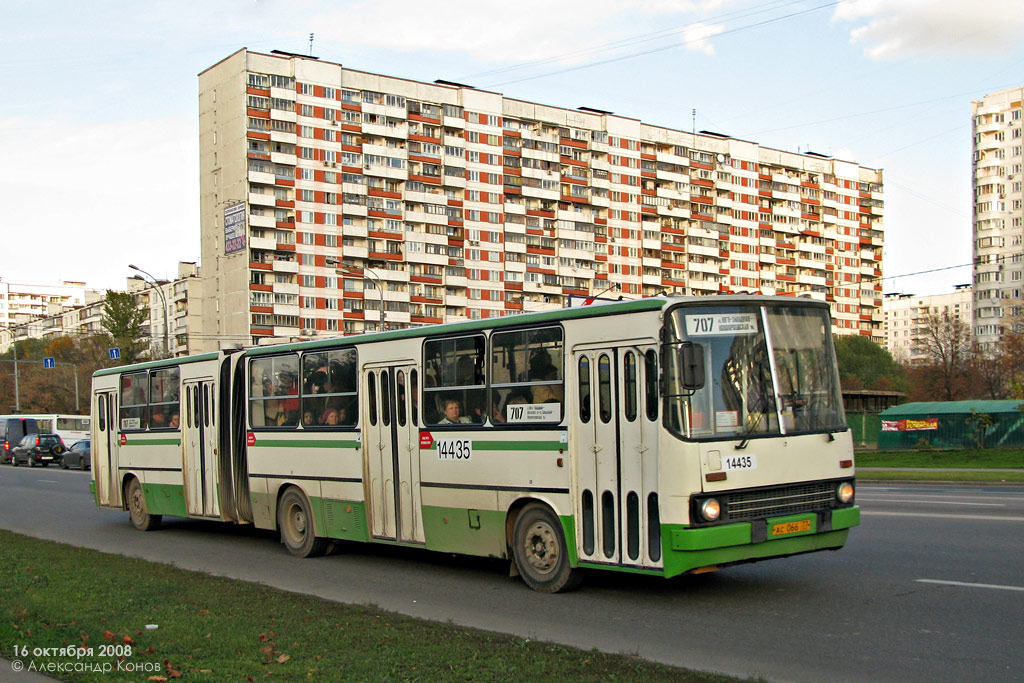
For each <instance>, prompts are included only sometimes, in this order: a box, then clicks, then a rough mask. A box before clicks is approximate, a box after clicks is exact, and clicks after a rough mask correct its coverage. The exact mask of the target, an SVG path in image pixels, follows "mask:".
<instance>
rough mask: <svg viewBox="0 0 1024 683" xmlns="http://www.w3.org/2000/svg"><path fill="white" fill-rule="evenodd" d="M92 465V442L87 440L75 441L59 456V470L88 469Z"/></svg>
mask: <svg viewBox="0 0 1024 683" xmlns="http://www.w3.org/2000/svg"><path fill="white" fill-rule="evenodd" d="M91 463H92V442H91V441H89V439H82V440H81V441H76V442H75V443H74V445H72V446H71V448H69V449H68V450H67V452H66V453H64V454H63V455H61V456H60V466H61V469H65V470H66V469H67V468H69V467H78V468H80V469H83V470H87V469H89V467H90V466H91Z"/></svg>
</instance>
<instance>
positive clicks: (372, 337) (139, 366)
mask: <svg viewBox="0 0 1024 683" xmlns="http://www.w3.org/2000/svg"><path fill="white" fill-rule="evenodd" d="M783 302H784V303H787V304H796V305H802V306H816V307H823V308H828V304H826V303H825V302H822V301H817V300H815V299H806V298H797V297H781V296H764V295H758V294H722V295H715V296H713V297H712V296H694V297H661V296H658V297H647V298H644V299H631V300H628V301H615V302H612V303H602V304H596V305H592V306H580V307H577V308H559V309H555V310H551V311H538V312H535V313H524V314H522V315H512V316H502V317H500V318H484V319H482V320H466V321H461V322H454V323H440V324H436V325H423V326H420V327H410V328H407V329H404V330H393V331H389V332H370V333H365V334H357V335H351V336H348V337H327V338H324V339H311V340H307V341H299V342H285V343H281V344H270V345H268V346H253V347H249V348H247V349H245V350H244V353H245V354H246V355H247V356H263V355H267V354H273V353H280V352H281V351H295V350H306V349H317V348H320V347H334V346H337V345H338V344H339V343H342V344H344V345H354V344H361V343H366V342H378V341H389V340H393V339H414V338H417V337H425V336H428V335H435V334H452V333H457V332H472V331H476V330H485V329H498V328H503V327H512V326H518V325H529V324H537V323H545V322H560V321H562V320H573V319H578V318H596V317H601V316H606V315H620V314H624V313H636V312H640V311H655V310H659V309H662V308H665V307H666V306H674V305H678V304H688V303H690V304H692V303H703V304H706V305H709V306H723V305H724V306H728V305H730V304H732V305H735V304H740V303H746V304H751V303H756V304H764V303H775V304H779V303H783ZM218 355H219V354H218V352H216V351H213V352H209V353H202V354H197V355H193V356H184V357H180V358H166V359H163V360H154V361H148V362H144V363H135V364H133V365H121V366H117V367H112V368H104V369H102V370H97V371H96V372H94V373H93V376H94V377H101V376H104V375H114V374H119V373H122V372H132V371H136V370H146V369H149V368H160V367H167V366H173V365H182V364H185V363H197V362H201V361H205V360H213V359H216V358H217V357H218Z"/></svg>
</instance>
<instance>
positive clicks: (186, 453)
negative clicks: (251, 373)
mask: <svg viewBox="0 0 1024 683" xmlns="http://www.w3.org/2000/svg"><path fill="white" fill-rule="evenodd" d="M182 386H183V389H184V393H185V405H184V406H183V407H184V410H183V411H182V413H183V414H182V415H181V420H182V422H183V425H182V437H183V438H182V444H181V446H182V459H183V465H184V470H185V472H184V475H185V476H184V477H183V479H184V482H185V509H186V510H187V511H188V514H189V515H195V516H199V517H215V516H218V515H219V514H220V513H219V510H218V507H219V506H218V504H217V411H216V410H214V408H215V401H216V394H215V392H214V383H213V380H212V379H205V380H199V381H186V382H184V383H183V385H182Z"/></svg>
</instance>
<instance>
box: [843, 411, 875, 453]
mask: <svg viewBox="0 0 1024 683" xmlns="http://www.w3.org/2000/svg"><path fill="white" fill-rule="evenodd" d="M846 424H848V425H850V433H851V434H852V435H853V445H854V446H855V447H867V448H877V447H878V433H879V432H880V431H881V430H882V421H881V419H879V417H878V413H867V412H857V411H853V410H847V411H846Z"/></svg>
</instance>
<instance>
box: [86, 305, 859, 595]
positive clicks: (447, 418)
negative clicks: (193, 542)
mask: <svg viewBox="0 0 1024 683" xmlns="http://www.w3.org/2000/svg"><path fill="white" fill-rule="evenodd" d="M92 411H93V421H92V422H93V444H92V452H93V468H92V471H93V493H94V495H95V497H96V502H97V504H98V505H99V506H101V507H108V508H115V509H122V510H127V511H128V512H129V517H130V520H131V523H132V524H133V525H134V526H135V527H136V528H138V529H140V530H150V529H155V528H156V527H158V526H159V523H160V519H161V516H163V515H173V516H178V517H189V518H195V519H207V520H220V521H224V522H231V523H236V524H252V525H255V526H256V527H258V528H262V529H272V530H277V531H279V532H280V538H281V542H282V543H283V544H284V545H285V547H286V548H287V550H288V551H289V552H291V553H292V554H294V555H297V556H300V557H308V556H314V555H320V554H323V553H324V552H325V551H326V550H328V549H329V548H333V547H334V546H341V545H342V544H340V543H339V542H340V541H363V542H376V543H389V544H396V545H402V546H411V547H422V548H426V549H429V550H436V551H443V552H450V553H461V554H468V555H480V556H491V557H498V558H506V559H510V560H511V568H512V572H513V574H518V575H520V576H521V577H522V578H523V580H524V581H525V582H526V583H527V585H529V586H530V587H531V588H533V589H535V590H539V591H545V592H557V591H562V590H568V589H571V588H573V587H575V586H577V585H578V584H579V581H580V579H581V571H582V570H585V569H609V570H619V571H627V572H638V573H644V574H652V575H658V576H663V577H673V576H677V575H680V574H684V573H697V572H706V571H713V570H715V569H719V568H722V567H725V566H728V565H732V564H737V563H742V562H752V561H757V560H762V559H767V558H775V557H784V556H788V555H795V554H798V553H806V552H812V551H818V550H836V549H839V548H840V547H842V546H843V544H844V543H845V541H846V538H847V534H848V533H849V529H850V528H851V527H853V526H856V525H857V524H858V523H859V519H860V517H859V515H860V512H859V508H858V507H857V506H856V505H855V501H854V468H853V444H852V439H851V437H850V432H849V430H848V429H847V426H846V420H845V415H844V413H843V407H842V402H841V395H840V390H839V378H838V372H837V369H836V361H835V352H834V349H833V345H832V336H831V323H830V319H829V313H828V307H827V305H826V304H824V303H820V302H816V301H813V300H806V299H794V298H785V297H764V296H721V297H715V298H706V297H701V298H651V299H641V300H636V301H626V302H620V303H611V304H605V305H600V306H593V307H586V308H573V309H563V310H559V311H549V312H543V313H529V314H524V315H518V316H514V317H502V318H496V319H488V320H478V321H468V322H459V323H449V324H442V325H432V326H426V327H420V328H413V329H405V330H399V331H392V332H379V333H373V334H366V335H360V336H352V337H341V338H333V339H323V340H313V341H306V342H298V343H290V344H281V345H276V346H261V347H254V348H249V349H245V350H239V351H235V352H215V353H207V354H202V355H196V356H191V357H186V358H177V359H171V360H164V361H154V362H150V363H142V364H137V365H131V366H125V367H118V368H110V369H106V370H101V371H99V372H97V373H96V374H95V376H94V379H93V388H92Z"/></svg>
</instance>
